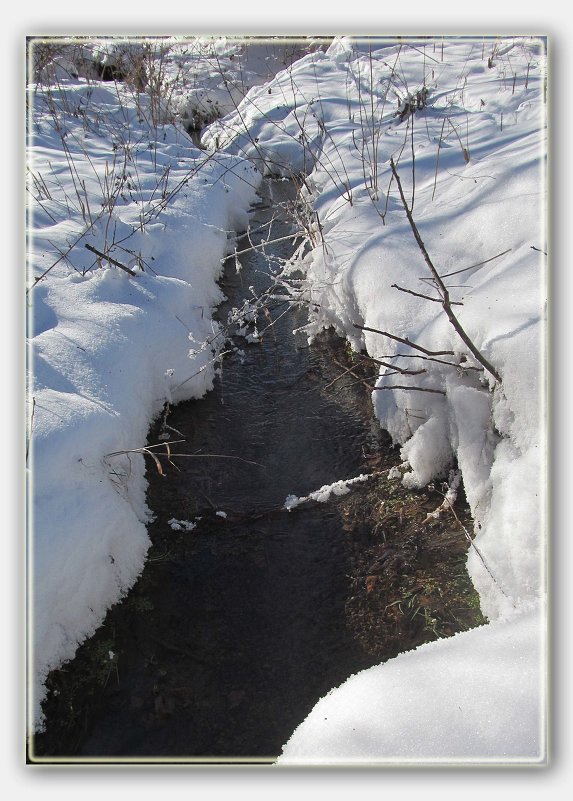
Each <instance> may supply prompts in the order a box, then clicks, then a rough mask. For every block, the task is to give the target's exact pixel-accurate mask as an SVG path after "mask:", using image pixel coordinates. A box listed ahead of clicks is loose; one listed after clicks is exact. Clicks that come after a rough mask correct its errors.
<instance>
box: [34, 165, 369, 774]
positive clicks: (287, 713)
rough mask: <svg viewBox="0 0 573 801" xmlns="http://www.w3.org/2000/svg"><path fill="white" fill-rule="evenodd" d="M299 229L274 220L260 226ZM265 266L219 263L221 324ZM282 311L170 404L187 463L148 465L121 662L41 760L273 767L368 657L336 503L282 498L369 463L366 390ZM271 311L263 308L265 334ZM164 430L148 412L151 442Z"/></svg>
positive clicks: (333, 346)
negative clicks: (211, 385) (141, 559)
mask: <svg viewBox="0 0 573 801" xmlns="http://www.w3.org/2000/svg"><path fill="white" fill-rule="evenodd" d="M268 191H269V194H270V199H267V200H263V202H261V204H260V208H258V209H257V211H256V213H255V216H254V218H253V219H252V221H251V225H252V228H253V229H254V228H256V227H257V226H262V225H263V224H264V223H268V222H269V221H270V220H271V218H272V217H273V216H274V215H276V214H277V210H278V209H279V208H280V204H281V203H282V202H283V201H285V200H286V199H287V198H288V197H289V196H291V195H292V187H291V186H290V184H289V183H288V182H284V181H269V182H268ZM291 231H292V229H291V227H290V223H289V221H288V219H287V217H286V215H284V214H279V216H278V219H277V220H275V221H274V222H273V223H272V226H271V228H270V231H269V228H268V227H267V228H264V229H263V230H262V232H261V233H262V235H264V236H265V237H268V238H269V239H276V238H280V237H284V236H285V235H286V234H288V233H290V232H291ZM269 234H270V235H269ZM243 243H244V244H243ZM241 245H242V246H243V247H248V241H247V240H246V239H243V240H241ZM293 248H294V245H293V242H292V241H288V240H287V241H283V242H280V243H277V244H276V245H273V246H272V247H271V250H270V252H272V253H273V254H274V255H275V256H276V257H279V258H280V257H283V258H286V257H288V256H289V255H290V253H292V251H293ZM272 267H273V265H272V261H271V262H270V263H269V260H268V259H267V258H266V257H265V255H264V254H262V253H261V252H260V251H255V250H253V251H250V252H249V253H247V254H245V255H244V256H242V257H241V270H240V271H239V272H237V270H236V269H235V265H234V261H233V260H230V261H229V267H228V269H227V271H226V274H225V277H224V280H223V282H222V285H223V289H224V291H225V293H226V295H227V297H228V303H226V304H225V305H224V307H223V308H222V309H221V310H220V319H221V320H225V319H226V315H227V312H228V310H229V308H231V307H236V306H240V305H242V302H243V299H244V298H245V297H249V295H250V290H249V287H251V286H252V287H254V289H255V292H257V293H258V292H260V291H261V289H263V288H265V287H267V286H268V285H269V282H270V281H271V280H272V278H271V277H269V271H270V270H271V269H272ZM285 311H287V307H286V306H284V305H283V306H278V307H277V308H275V309H273V310H270V311H269V312H268V314H270V315H271V316H272V318H273V319H275V320H276V323H275V324H274V325H273V326H272V327H271V328H269V329H268V330H267V331H266V333H264V335H263V337H262V341H261V342H258V343H252V344H247V343H246V341H245V340H244V339H239V338H235V339H234V340H232V341H233V342H234V346H235V347H236V348H237V350H236V351H234V352H233V353H232V354H231V355H230V356H228V357H226V358H225V361H224V366H223V370H222V374H221V376H220V377H219V378H218V380H217V383H216V387H215V389H214V390H213V391H212V392H211V393H209V394H208V395H207V396H206V397H205V398H204V399H202V400H200V401H193V402H189V403H182V404H180V405H179V406H177V407H175V408H174V409H172V410H171V413H170V414H169V417H168V419H167V423H168V425H169V426H171V429H172V430H171V435H172V437H173V439H180V438H181V436H180V435H182V436H183V437H184V438H185V440H186V442H185V443H184V445H181V444H180V445H178V446H177V447H178V449H179V450H180V451H182V450H184V451H185V452H186V453H188V454H194V456H188V457H180V458H175V459H174V461H175V462H176V464H177V467H178V468H179V471H178V470H176V469H174V468H173V467H171V466H169V465H167V466H166V473H167V475H166V476H160V475H159V474H158V472H157V470H156V469H155V468H154V466H153V465H152V464H151V463H150V464H149V469H148V479H149V484H150V486H149V493H148V504H149V506H150V508H151V509H152V510H153V511H154V514H155V516H156V519H155V522H154V523H153V524H152V525H151V526H150V536H151V539H152V541H153V547H152V549H151V551H150V554H149V562H148V565H147V567H146V569H145V571H144V573H143V575H142V577H141V578H140V580H139V581H138V583H137V584H136V586H135V587H134V588H133V590H132V592H131V593H130V595H129V597H128V598H127V599H126V601H125V602H123V603H122V604H119V605H118V606H117V607H116V608H115V609H114V610H112V613H111V615H110V616H109V619H108V621H107V622H106V625H105V630H106V632H107V635H106V636H107V638H108V639H105V638H104V639H103V640H102V642H103V643H104V645H103V646H102V648H103V650H105V649H106V648H107V649H108V651H110V652H112V653H113V654H114V660H113V663H112V665H111V666H110V667H108V669H107V673H106V676H105V681H102V682H101V684H102V685H103V687H101V688H100V689H99V690H98V692H97V693H96V695H97V702H96V701H94V703H93V704H92V705H91V706H89V707H86V711H85V713H82V722H81V727H80V731H79V733H78V731H77V726H76V727H75V728H74V730H73V734H72V733H70V734H69V736H68V735H66V736H62V733H61V732H60V736H59V738H57V737H54V738H53V740H54V742H53V743H52V744H50V739H49V732H50V727H49V725H48V729H47V736H46V739H45V741H44V743H43V748H44V750H45V752H46V753H52V754H54V753H60V754H66V753H73V754H74V755H76V756H82V755H83V756H90V757H100V758H101V757H122V758H124V757H164V758H169V757H183V758H188V759H199V760H201V759H208V758H216V759H217V761H221V760H223V761H224V760H231V761H232V760H233V759H240V760H249V759H253V760H255V761H264V760H267V759H268V760H272V759H274V758H275V757H276V756H277V755H278V754H280V752H281V746H282V745H283V744H284V743H285V742H286V740H287V739H288V738H289V736H290V734H291V733H292V731H293V730H294V728H295V727H296V726H297V725H298V724H299V723H300V722H301V721H302V720H303V719H304V717H305V716H306V715H307V714H308V713H309V712H310V710H311V709H312V707H313V706H314V704H315V703H316V702H317V700H318V699H319V698H320V697H321V696H323V695H324V694H326V693H327V692H328V690H329V689H331V688H332V687H334V686H337V685H339V684H340V683H341V682H343V681H344V680H345V679H346V678H347V677H348V676H349V675H351V674H352V673H355V672H357V671H359V670H362V669H364V668H365V667H369V666H370V665H372V664H373V663H374V662H375V661H377V660H375V659H374V658H373V657H372V656H370V655H368V654H366V653H365V652H364V651H363V649H362V648H361V647H360V645H359V644H358V642H357V641H356V640H354V639H353V637H352V635H351V633H350V632H349V631H348V629H347V625H346V620H345V614H344V608H345V602H346V600H347V598H348V593H349V587H348V584H349V582H348V575H349V573H350V569H349V565H348V558H349V557H348V554H347V552H346V549H345V539H344V532H343V528H342V521H341V519H340V515H339V513H338V512H337V509H336V504H329V503H320V504H316V503H307V504H304V505H302V506H300V507H298V508H297V509H295V510H293V511H292V512H288V511H284V510H282V508H281V507H282V506H283V504H284V502H285V499H286V497H287V496H288V495H290V494H295V495H299V496H303V495H306V494H308V493H309V492H311V491H313V490H316V489H318V488H320V487H321V486H322V485H324V484H330V483H332V482H334V481H337V480H339V479H341V478H351V477H353V476H356V475H358V474H360V473H362V472H369V469H368V466H367V464H366V461H365V460H366V458H367V457H368V455H369V454H371V453H372V452H373V451H375V450H376V449H377V448H379V447H381V438H380V436H379V427H378V425H377V423H376V421H374V420H373V418H372V416H371V411H370V408H369V402H368V399H367V398H366V401H365V400H364V398H365V396H366V393H364V389H363V387H360V388H358V387H353V386H352V383H353V381H354V379H352V378H351V377H349V378H347V379H342V380H337V381H336V383H335V384H332V382H333V381H334V379H337V378H339V377H340V374H341V373H342V372H343V367H341V366H340V365H341V363H343V362H344V359H345V358H346V354H345V345H344V343H343V342H342V341H340V340H338V339H337V338H336V337H334V336H324V337H322V338H321V340H320V342H318V343H317V344H316V345H313V346H312V347H310V348H309V347H308V346H307V345H306V342H305V341H304V339H303V340H302V341H301V340H300V339H299V337H297V336H296V335H294V334H293V329H295V328H297V327H299V326H301V325H303V324H304V322H305V314H306V313H305V311H304V309H294V308H291V309H290V310H288V311H287V313H284V312H285ZM281 315H282V316H281ZM269 321H270V317H268V316H266V315H265V314H263V315H261V319H260V321H259V330H262V329H263V328H264V327H265V326H267V325H268V324H269ZM337 362H338V364H337ZM173 430H175V432H180V435H179V434H178V433H174V432H173ZM159 434H160V427H159V423H158V424H157V426H156V428H155V430H154V431H152V432H151V433H150V439H149V442H150V443H154V442H157V441H158V439H157V438H158V436H159ZM174 521H179V522H178V523H177V522H174ZM181 521H183V522H181ZM177 526H179V528H178V527H177ZM192 526H195V527H194V528H193V527H192ZM54 743H55V744H54Z"/></svg>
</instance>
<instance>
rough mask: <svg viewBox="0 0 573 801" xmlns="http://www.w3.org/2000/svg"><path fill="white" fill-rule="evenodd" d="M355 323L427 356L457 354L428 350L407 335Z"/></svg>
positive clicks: (356, 325)
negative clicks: (400, 335) (401, 335)
mask: <svg viewBox="0 0 573 801" xmlns="http://www.w3.org/2000/svg"><path fill="white" fill-rule="evenodd" d="M353 325H354V328H359V329H360V330H361V331H372V333H374V334H381V335H382V336H384V337H388V339H393V340H395V341H396V342H402V344H404V345H408V347H410V348H414V349H415V350H420V351H422V353H425V354H426V355H427V356H455V353H454V351H453V350H428V349H427V348H423V347H422V346H421V345H416V343H415V342H412V341H411V340H409V339H408V338H407V337H406V338H402V337H397V336H396V335H395V334H389V333H388V331H379V330H378V329H377V328H369V327H368V326H366V325H358V323H353Z"/></svg>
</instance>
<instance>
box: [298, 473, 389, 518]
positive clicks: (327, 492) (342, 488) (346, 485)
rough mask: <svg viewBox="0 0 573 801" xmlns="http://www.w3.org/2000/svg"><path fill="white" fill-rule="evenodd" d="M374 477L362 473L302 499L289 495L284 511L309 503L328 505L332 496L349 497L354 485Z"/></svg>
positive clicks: (322, 488) (327, 485) (328, 485)
mask: <svg viewBox="0 0 573 801" xmlns="http://www.w3.org/2000/svg"><path fill="white" fill-rule="evenodd" d="M373 475H375V474H369V475H366V474H364V473H361V474H360V475H359V476H356V477H355V478H346V479H340V480H339V481H335V482H333V483H332V484H325V485H324V486H322V487H321V488H320V489H318V490H315V491H314V492H309V493H308V495H304V496H303V497H302V498H300V497H298V496H297V495H288V496H287V497H286V498H285V502H284V504H283V509H286V510H287V511H288V512H290V511H291V510H292V509H296V507H297V506H300V505H301V504H303V503H306V502H307V501H316V502H317V503H326V502H327V501H329V500H330V497H331V495H347V494H348V493H349V492H350V487H351V486H352V485H353V484H360V483H362V482H363V481H368V479H369V478H372V476H373Z"/></svg>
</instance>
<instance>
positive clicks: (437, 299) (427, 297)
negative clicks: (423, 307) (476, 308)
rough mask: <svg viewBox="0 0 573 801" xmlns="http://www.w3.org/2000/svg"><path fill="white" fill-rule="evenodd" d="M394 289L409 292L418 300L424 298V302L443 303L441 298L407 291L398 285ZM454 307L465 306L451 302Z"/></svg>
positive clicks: (457, 302) (393, 285) (458, 302)
mask: <svg viewBox="0 0 573 801" xmlns="http://www.w3.org/2000/svg"><path fill="white" fill-rule="evenodd" d="M392 288H393V289H399V290H400V292H407V293H408V295H414V296H415V297H416V298H424V300H433V301H434V303H441V302H442V299H441V298H432V297H430V296H429V295H422V294H421V293H420V292H414V291H413V290H411V289H405V288H404V287H403V286H398V284H392ZM451 304H452V306H463V305H464V304H463V303H461V302H460V301H454V300H452V301H451Z"/></svg>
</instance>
